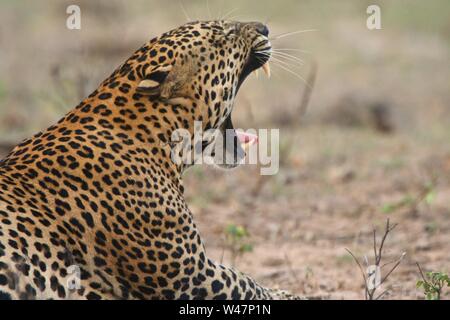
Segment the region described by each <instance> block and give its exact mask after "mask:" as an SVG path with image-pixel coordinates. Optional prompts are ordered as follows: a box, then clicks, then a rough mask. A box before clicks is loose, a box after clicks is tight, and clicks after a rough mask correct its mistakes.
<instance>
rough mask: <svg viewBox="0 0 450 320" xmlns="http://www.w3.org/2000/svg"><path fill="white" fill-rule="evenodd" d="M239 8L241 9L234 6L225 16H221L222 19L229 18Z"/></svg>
mask: <svg viewBox="0 0 450 320" xmlns="http://www.w3.org/2000/svg"><path fill="white" fill-rule="evenodd" d="M237 10H239V8H234V9H233V10H231V11H229V12H228V13H226V14H225V15H224V16H223V17H221V18H220V20H225V19H227V18H228V17H229V16H230V15H232V14H233V13H235V12H236V11H237Z"/></svg>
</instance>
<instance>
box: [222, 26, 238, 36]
mask: <svg viewBox="0 0 450 320" xmlns="http://www.w3.org/2000/svg"><path fill="white" fill-rule="evenodd" d="M224 31H225V37H230V36H235V35H236V34H237V30H236V28H235V27H231V28H229V29H227V30H224Z"/></svg>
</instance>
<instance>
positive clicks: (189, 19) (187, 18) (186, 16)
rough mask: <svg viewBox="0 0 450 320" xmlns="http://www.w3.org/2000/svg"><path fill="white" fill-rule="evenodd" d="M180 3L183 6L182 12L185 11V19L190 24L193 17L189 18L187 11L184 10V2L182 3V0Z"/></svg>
mask: <svg viewBox="0 0 450 320" xmlns="http://www.w3.org/2000/svg"><path fill="white" fill-rule="evenodd" d="M179 2H180V6H181V11H183V14H184V17H185V18H186V20H187V21H188V22H190V21H192V19H191V17H189V15H188V13H187V11H186V9H185V8H184V5H183V1H182V0H179Z"/></svg>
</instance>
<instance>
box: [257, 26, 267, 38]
mask: <svg viewBox="0 0 450 320" xmlns="http://www.w3.org/2000/svg"><path fill="white" fill-rule="evenodd" d="M256 31H257V32H258V33H260V34H262V35H263V36H265V37H268V36H269V28H267V26H266V25H264V24H262V23H258V24H257V25H256Z"/></svg>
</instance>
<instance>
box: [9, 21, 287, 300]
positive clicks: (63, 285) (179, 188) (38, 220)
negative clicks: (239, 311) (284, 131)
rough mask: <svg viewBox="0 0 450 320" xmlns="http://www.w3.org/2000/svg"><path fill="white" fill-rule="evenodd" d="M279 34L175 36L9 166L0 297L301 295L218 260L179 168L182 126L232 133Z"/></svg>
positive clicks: (207, 27)
mask: <svg viewBox="0 0 450 320" xmlns="http://www.w3.org/2000/svg"><path fill="white" fill-rule="evenodd" d="M267 36H268V30H267V28H266V27H265V26H264V25H262V24H259V23H239V22H227V21H209V22H194V23H188V24H186V25H183V26H181V27H179V28H177V29H175V30H172V31H170V32H168V33H165V34H163V35H161V36H160V37H158V38H155V39H153V40H151V41H149V42H148V43H146V44H145V45H144V46H142V47H141V48H140V49H139V50H137V51H136V52H135V53H134V54H133V55H132V56H131V57H130V58H129V59H128V60H127V61H126V62H125V63H123V64H122V65H121V66H120V67H119V68H118V69H117V70H116V71H114V73H113V74H112V75H111V76H110V77H109V78H108V79H106V80H105V81H104V82H103V83H102V84H101V85H100V86H99V87H98V89H97V90H95V91H94V92H93V93H92V94H91V95H90V96H89V97H87V98H86V99H85V100H83V101H82V102H81V103H80V104H79V105H78V106H77V107H76V108H75V109H74V110H72V111H71V112H69V113H68V114H67V115H66V116H65V117H64V118H62V119H61V120H60V121H59V122H58V123H57V124H55V125H53V126H51V127H50V128H48V129H47V130H45V131H43V132H41V133H39V134H37V135H35V136H34V137H32V138H30V139H28V140H26V141H25V142H23V143H22V144H20V145H19V146H17V147H16V148H15V149H14V150H13V151H12V152H11V153H10V154H9V155H8V156H7V157H6V158H5V159H3V160H1V161H0V299H2V298H3V299H5V298H12V299H277V298H290V297H292V296H290V295H289V294H286V293H284V292H282V291H276V290H270V289H266V288H264V287H262V286H260V285H259V284H257V283H256V282H255V281H254V280H252V279H251V278H249V277H248V276H246V275H243V274H241V273H240V272H238V271H235V270H233V269H230V268H228V267H225V266H222V265H219V264H217V263H215V262H213V261H211V260H210V259H208V258H207V255H206V253H205V249H204V246H203V243H202V239H201V237H200V235H199V233H198V230H197V227H196V225H195V223H194V221H193V217H192V213H191V212H190V210H189V208H188V206H187V204H186V202H185V200H184V197H183V192H184V187H183V185H182V181H181V177H182V173H183V171H184V170H185V169H186V167H185V166H182V165H177V164H175V163H174V162H172V161H171V158H170V152H171V148H172V147H173V146H172V144H171V143H170V137H171V134H172V133H173V132H174V130H176V129H178V128H184V129H187V130H189V131H190V132H192V131H193V122H194V121H202V122H203V124H204V127H203V129H204V130H206V129H208V128H225V127H229V126H230V125H231V120H230V114H231V111H232V108H233V102H234V98H235V96H236V93H237V91H238V89H239V87H240V85H241V83H242V81H243V80H244V79H245V77H246V76H247V75H248V74H249V73H250V72H252V71H253V70H255V69H257V68H259V67H261V66H262V64H264V63H265V62H266V61H267V60H268V58H269V56H268V54H267V52H270V43H269V41H268V39H267ZM260 52H264V53H265V54H259V53H260ZM227 119H228V120H227ZM208 143H212V142H211V141H209V142H208ZM74 266H76V268H79V269H78V270H79V276H80V278H81V280H80V283H79V285H80V286H78V287H76V286H75V287H73V286H72V287H71V286H70V283H72V282H73V281H74V277H75V276H76V274H74V273H73V272H74V271H73V270H74V269H73V268H74ZM74 283H75V282H74Z"/></svg>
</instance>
